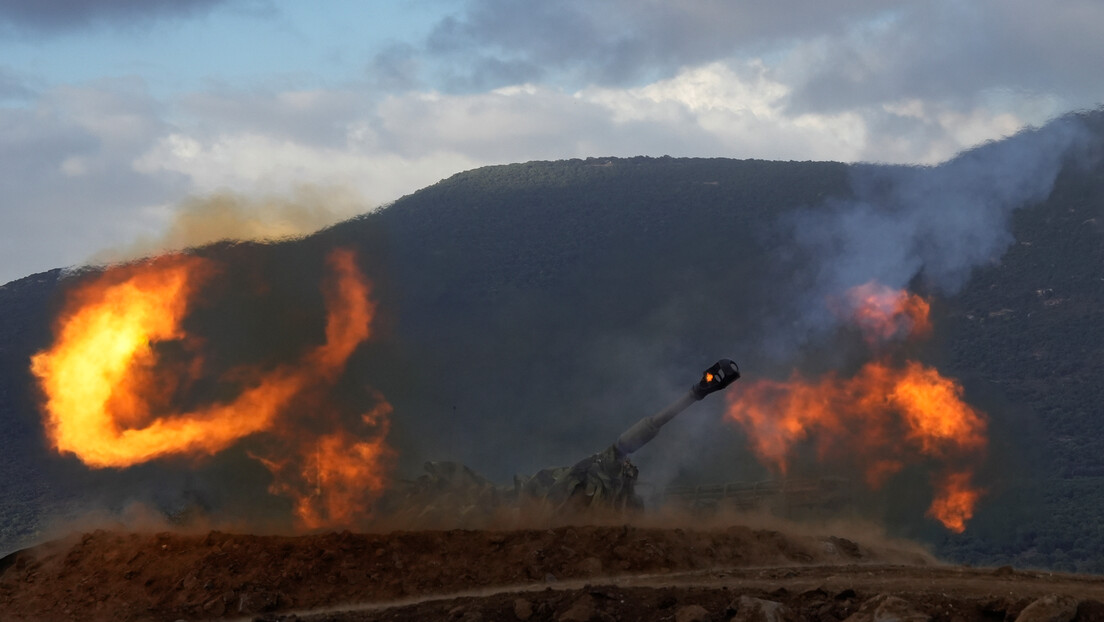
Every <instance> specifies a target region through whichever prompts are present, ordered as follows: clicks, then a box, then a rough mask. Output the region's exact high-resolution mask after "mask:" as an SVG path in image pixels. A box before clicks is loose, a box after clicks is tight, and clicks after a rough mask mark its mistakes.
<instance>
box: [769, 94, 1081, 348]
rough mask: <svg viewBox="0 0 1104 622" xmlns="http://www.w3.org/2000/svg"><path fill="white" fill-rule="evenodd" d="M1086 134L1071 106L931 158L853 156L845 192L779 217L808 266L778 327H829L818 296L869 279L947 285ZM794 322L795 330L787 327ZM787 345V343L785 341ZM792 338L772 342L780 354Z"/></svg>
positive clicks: (1039, 194) (803, 333)
mask: <svg viewBox="0 0 1104 622" xmlns="http://www.w3.org/2000/svg"><path fill="white" fill-rule="evenodd" d="M1089 151H1090V134H1089V131H1088V128H1087V127H1086V126H1085V125H1084V124H1083V123H1082V121H1081V120H1080V119H1079V118H1078V117H1077V116H1075V115H1070V116H1067V117H1063V118H1061V119H1058V120H1056V121H1054V122H1052V123H1049V124H1048V125H1046V126H1045V127H1043V128H1040V129H1034V128H1031V129H1026V130H1024V131H1021V132H1020V133H1019V134H1016V135H1015V136H1012V137H1010V138H1008V139H1005V140H1002V141H1000V142H994V143H988V144H985V145H982V146H980V147H977V148H975V149H973V150H971V151H967V152H965V153H963V154H961V155H959V156H958V157H956V158H954V159H952V160H950V161H948V162H946V163H944V164H942V165H939V166H935V167H900V166H883V165H856V166H854V167H852V170H851V187H852V191H853V198H851V199H848V200H834V201H830V202H827V203H826V204H825V205H822V206H819V207H817V208H811V209H805V210H800V211H798V212H796V213H795V214H793V215H792V216H790V217H789V218H787V219H786V220H785V223H784V229H786V230H787V231H788V233H789V235H792V239H793V241H794V242H796V245H797V248H798V249H799V252H800V253H802V254H803V255H804V257H803V258H805V259H809V260H811V261H810V265H812V266H814V267H813V268H812V272H811V273H806V274H805V275H804V279H803V282H801V283H800V284H798V285H797V287H798V288H799V290H800V291H801V292H803V293H802V294H801V295H800V296H798V304H797V307H796V308H797V309H799V310H800V311H798V312H797V317H796V318H790V319H791V322H792V323H791V325H790V326H787V327H786V328H785V329H784V330H781V331H777V332H778V333H780V334H784V335H786V336H785V337H782V338H781V339H784V340H786V341H790V340H792V339H799V340H802V341H804V340H806V339H808V338H810V337H815V336H816V334H818V333H822V332H826V331H828V330H831V329H833V328H835V326H836V325H837V323H838V321H839V320H838V315H836V314H833V313H828V312H825V311H826V306H825V301H831V300H837V299H839V297H840V296H842V295H843V294H844V292H846V291H848V290H849V289H851V288H852V287H855V286H858V285H861V284H863V283H867V282H870V281H877V282H879V283H882V284H884V285H887V286H889V287H892V288H899V289H904V288H907V287H908V286H909V285H910V283H913V280H914V279H917V277H919V281H918V283H917V284H919V285H921V286H922V287H924V288H925V289H927V290H929V291H933V292H939V293H944V294H953V293H955V292H957V291H958V290H959V289H960V288H961V287H962V286H963V285H964V284H965V282H966V280H967V279H968V278H969V276H970V274H971V272H972V271H973V269H974V268H976V267H978V266H980V265H983V264H985V263H987V262H993V261H997V260H998V259H999V257H1000V256H1001V255H1002V254H1003V253H1004V251H1005V250H1006V249H1007V248H1008V246H1009V245H1010V244H1011V243H1012V241H1013V237H1012V233H1011V231H1010V220H1011V215H1012V213H1013V212H1014V211H1015V210H1016V209H1019V208H1021V207H1024V206H1027V205H1031V204H1033V203H1037V202H1039V201H1043V200H1045V199H1046V198H1047V196H1048V195H1049V194H1050V192H1051V190H1052V188H1053V187H1054V182H1055V180H1056V179H1057V176H1058V173H1059V171H1061V169H1062V166H1063V165H1064V164H1065V163H1066V162H1067V161H1070V160H1072V161H1077V162H1085V161H1087V160H1088V159H1090V158H1089V155H1090V154H1089ZM795 329H796V330H795ZM787 345H788V346H789V347H786V346H787ZM795 345H799V344H794V343H788V344H784V343H779V344H775V347H774V348H773V350H774V351H775V352H776V353H777V354H780V355H783V356H786V355H787V354H788V353H789V352H792V347H793V346H795Z"/></svg>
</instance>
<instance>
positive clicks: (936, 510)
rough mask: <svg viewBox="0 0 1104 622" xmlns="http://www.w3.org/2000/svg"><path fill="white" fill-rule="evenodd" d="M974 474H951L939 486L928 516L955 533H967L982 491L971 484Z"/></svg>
mask: <svg viewBox="0 0 1104 622" xmlns="http://www.w3.org/2000/svg"><path fill="white" fill-rule="evenodd" d="M971 477H972V473H970V472H968V471H966V472H961V473H950V474H948V475H947V476H946V477H944V478H943V481H942V482H941V484H940V485H939V486H938V490H939V493H938V494H937V495H936V497H935V499H933V500H932V504H931V507H930V508H928V516H930V517H932V518H934V519H936V520H938V521H939V522H941V523H943V525H944V526H945V527H946V528H947V529H950V530H951V531H953V532H955V533H962V532H963V531H966V521H968V520H970V519H971V518H973V516H974V507H975V506H976V505H977V501H978V498H979V497H980V496H981V491H980V490H978V489H976V488H974V487H973V486H972V485H971V484H970V478H971Z"/></svg>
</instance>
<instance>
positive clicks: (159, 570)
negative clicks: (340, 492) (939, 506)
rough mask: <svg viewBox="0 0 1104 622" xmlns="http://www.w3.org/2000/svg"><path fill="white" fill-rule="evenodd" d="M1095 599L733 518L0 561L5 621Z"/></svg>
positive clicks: (683, 620) (869, 608) (951, 610)
mask: <svg viewBox="0 0 1104 622" xmlns="http://www.w3.org/2000/svg"><path fill="white" fill-rule="evenodd" d="M1040 599H1042V600H1040ZM1036 601H1038V602H1036ZM1102 601H1104V577H1084V576H1074V575H1055V574H1049V573H1032V572H1023V571H1015V570H1013V569H1011V568H1001V569H997V570H992V569H969V568H960V567H950V566H944V565H940V564H937V563H935V562H934V561H933V560H931V559H930V558H928V557H927V556H925V555H923V554H922V553H918V552H917V551H915V550H909V549H908V548H895V547H891V546H886V545H882V546H877V547H871V546H866V545H860V544H858V543H856V542H854V541H852V540H847V539H843V538H838V537H816V536H786V535H783V534H781V533H779V532H777V531H770V530H753V529H749V528H745V527H732V528H728V529H724V530H710V531H690V530H682V529H658V528H644V527H631V526H621V527H607V526H602V527H598V526H586V527H558V528H555V529H547V530H518V531H462V530H453V531H421V532H394V533H390V534H353V533H348V532H344V533H331V534H325V535H309V536H294V537H292V536H256V535H235V534H228V533H221V532H217V531H215V532H211V533H209V534H206V535H186V534H177V533H157V534H139V533H117V532H105V531H96V532H94V533H88V534H84V535H78V536H72V537H69V538H66V539H62V540H58V541H54V542H51V543H47V544H43V545H40V546H38V547H34V548H32V549H27V550H24V551H20V552H18V553H14V554H12V555H9V556H8V557H5V558H3V559H2V560H0V620H4V621H7V620H177V619H186V620H196V619H220V618H221V619H235V618H237V619H259V620H280V619H284V620H289V619H309V620H327V621H337V620H342V621H346V620H415V619H442V620H445V619H454V620H467V621H469V622H473V621H476V620H483V621H486V622H491V621H495V620H558V621H565V622H566V621H569V620H676V621H677V622H689V621H691V620H730V619H738V620H756V619H791V620H797V619H821V620H842V619H845V618H847V617H848V616H852V615H857V616H858V617H856V618H853V619H856V620H873V619H889V618H891V617H893V616H896V617H897V618H898V619H910V618H909V616H910V615H913V614H915V615H917V616H920V617H917V618H913V619H923V616H930V617H931V618H932V619H935V620H981V619H986V620H1001V619H1007V620H1013V619H1016V616H1019V615H1020V614H1021V613H1022V612H1024V611H1025V609H1028V608H1029V605H1030V606H1031V608H1030V609H1028V611H1027V612H1026V613H1025V615H1028V616H1030V615H1031V614H1032V612H1038V611H1042V610H1043V609H1046V608H1047V607H1049V608H1050V609H1047V610H1046V611H1051V610H1053V611H1057V612H1058V614H1057V615H1058V617H1055V616H1053V615H1052V616H1050V617H1037V618H1035V619H1083V620H1097V619H1101V620H1104V604H1101V602H1102ZM1032 603H1035V604H1032ZM756 612H758V613H756ZM1044 613H1045V612H1044ZM1048 615H1049V614H1048ZM771 616H775V617H773V618H772V617H771ZM1062 616H1065V617H1062Z"/></svg>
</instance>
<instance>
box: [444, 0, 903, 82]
mask: <svg viewBox="0 0 1104 622" xmlns="http://www.w3.org/2000/svg"><path fill="white" fill-rule="evenodd" d="M899 4H902V3H901V2H871V1H870V0H848V1H845V2H835V3H830V4H827V3H819V2H809V3H803V5H802V6H801V9H800V10H786V11H780V10H778V8H777V6H774V5H771V4H770V3H731V2H717V1H707V0H699V1H694V2H664V1H649V2H637V1H634V0H611V1H609V2H602V3H594V2H584V1H582V0H567V1H564V2H555V3H539V4H536V5H534V4H526V3H517V2H511V1H509V0H475V1H472V2H468V3H466V4H465V6H464V10H463V11H462V12H460V13H459V14H456V15H452V16H449V17H447V18H446V19H444V20H442V21H441V22H440V23H439V24H438V25H437V26H436V28H434V30H433V31H432V32H431V34H430V35H429V37H428V38H427V41H426V49H427V51H428V52H429V53H430V54H431V55H434V56H437V57H453V58H458V59H459V60H460V62H459V63H457V65H456V66H454V67H453V68H452V73H451V78H452V83H453V84H454V85H455V86H456V87H457V88H465V87H466V88H470V89H486V88H494V87H496V86H504V85H506V84H518V83H521V82H536V81H541V80H543V79H545V78H546V77H547V76H548V75H550V74H553V73H559V74H562V75H564V76H567V77H569V78H571V79H572V80H573V83H574V84H575V85H576V86H583V85H586V84H592V85H599V86H631V85H636V84H640V83H641V82H646V81H651V80H655V79H661V78H666V77H670V76H672V75H673V74H674V73H675V72H677V71H678V70H679V69H680V68H681V67H685V66H691V65H701V64H706V63H710V62H713V61H717V60H723V59H726V58H731V57H733V56H735V55H737V54H743V55H747V54H758V53H761V52H763V51H764V50H767V49H771V48H774V47H776V46H778V45H779V44H780V43H787V42H789V41H790V40H792V39H794V38H799V37H809V36H814V35H823V34H831V33H838V32H840V31H841V30H843V29H844V28H845V27H846V25H847V24H849V23H850V22H851V21H853V20H855V19H861V18H869V17H871V16H872V15H873V16H875V17H876V16H877V15H879V14H880V13H882V12H885V11H888V10H892V9H893V8H894V7H895V6H897V5H899Z"/></svg>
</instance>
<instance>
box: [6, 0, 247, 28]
mask: <svg viewBox="0 0 1104 622" xmlns="http://www.w3.org/2000/svg"><path fill="white" fill-rule="evenodd" d="M233 1H234V0H94V1H90V0H5V1H4V2H0V23H7V24H8V25H9V26H12V27H16V28H19V29H27V30H31V31H35V32H59V31H64V30H71V29H76V28H82V27H86V26H90V25H93V24H96V23H130V22H135V21H143V20H149V19H156V18H165V17H190V16H192V15H196V14H199V13H202V12H205V11H207V10H210V9H211V8H213V7H215V6H217V5H220V4H226V3H229V2H233Z"/></svg>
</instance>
